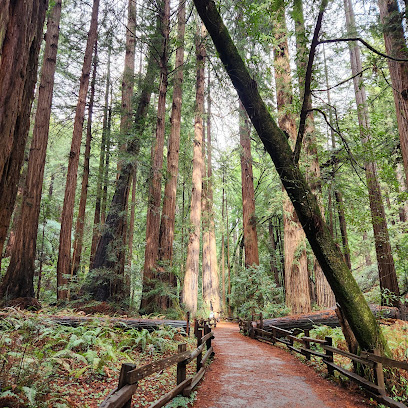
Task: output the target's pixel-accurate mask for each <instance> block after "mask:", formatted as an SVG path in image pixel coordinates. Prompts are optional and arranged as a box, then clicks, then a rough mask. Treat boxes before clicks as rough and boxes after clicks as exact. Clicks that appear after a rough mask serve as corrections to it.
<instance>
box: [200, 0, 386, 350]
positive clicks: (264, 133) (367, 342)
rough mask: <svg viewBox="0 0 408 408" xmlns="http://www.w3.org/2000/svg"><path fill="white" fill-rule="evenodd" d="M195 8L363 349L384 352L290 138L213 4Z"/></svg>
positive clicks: (205, 2) (377, 329)
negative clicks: (266, 102) (376, 348)
mask: <svg viewBox="0 0 408 408" xmlns="http://www.w3.org/2000/svg"><path fill="white" fill-rule="evenodd" d="M194 4H195V6H196V8H197V10H198V12H199V14H200V16H201V18H202V19H203V21H204V23H205V25H206V27H207V29H208V31H209V33H210V35H211V37H212V39H213V41H214V44H215V47H216V49H217V52H218V55H219V57H220V59H221V60H222V62H223V64H224V67H225V69H226V71H227V73H228V75H229V77H230V79H231V81H232V83H233V85H234V87H235V89H236V90H237V92H238V94H239V97H240V99H241V100H242V103H243V105H244V106H245V109H246V110H247V112H248V116H249V117H250V119H251V121H252V123H253V125H254V127H255V129H256V131H257V132H258V135H259V137H260V139H261V141H262V142H263V144H264V146H265V149H266V150H267V151H268V153H269V154H270V156H271V158H272V160H273V162H274V164H275V168H276V170H277V172H278V174H279V176H280V178H281V181H282V183H283V185H284V187H285V189H286V191H287V193H288V195H289V197H290V199H291V201H292V203H293V205H294V206H295V209H296V212H297V214H298V217H299V220H300V221H301V224H302V225H303V228H304V230H305V233H306V236H307V238H308V240H309V242H310V245H311V247H312V249H313V251H314V253H315V256H316V258H317V259H318V261H319V263H320V265H321V267H322V269H323V272H324V274H325V276H326V278H327V280H328V281H329V284H330V286H331V288H332V289H333V292H334V294H335V296H336V300H337V302H338V303H339V304H340V305H341V307H342V309H343V311H344V314H345V316H346V318H347V320H348V322H349V324H350V326H351V328H352V330H353V332H354V334H355V335H356V338H357V341H358V342H359V345H360V347H361V348H362V349H364V350H367V349H372V348H373V347H376V346H380V347H383V348H386V341H385V339H384V337H383V335H382V334H381V329H380V327H379V325H378V324H377V322H376V320H375V318H374V316H373V314H372V312H371V311H370V308H369V307H368V304H367V301H366V300H365V298H364V295H363V294H362V292H361V290H360V288H359V287H358V285H357V283H356V281H355V279H354V278H353V276H352V274H351V272H350V270H349V269H348V267H347V265H346V264H345V262H344V259H343V255H342V253H341V251H340V250H339V248H338V247H337V245H336V243H335V242H334V241H333V238H332V236H331V233H330V230H329V229H328V227H327V225H326V224H325V222H324V220H323V218H322V215H321V212H320V208H319V204H318V202H317V200H316V197H315V196H314V195H313V193H312V191H311V189H310V187H309V186H308V184H307V182H306V180H305V178H304V176H303V174H302V173H301V171H300V170H299V167H298V166H297V165H295V164H294V162H293V154H292V150H291V148H290V146H289V143H288V140H287V137H286V135H285V133H284V132H283V131H282V130H281V129H280V128H279V127H278V126H277V124H276V122H275V121H274V120H273V118H272V117H271V115H270V113H269V111H268V108H267V107H266V105H265V103H264V102H263V100H262V98H261V96H260V95H259V91H258V89H257V86H256V82H255V81H254V80H253V79H252V77H251V75H250V74H249V72H248V69H247V67H246V66H245V64H244V62H243V61H242V58H241V57H240V55H239V53H238V50H237V48H236V47H235V45H234V43H233V42H232V40H231V37H230V35H229V33H228V30H227V28H226V27H225V25H224V23H223V21H222V19H221V16H220V15H219V13H218V10H217V7H216V5H215V3H214V1H212V0H194Z"/></svg>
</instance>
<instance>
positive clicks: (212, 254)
mask: <svg viewBox="0 0 408 408" xmlns="http://www.w3.org/2000/svg"><path fill="white" fill-rule="evenodd" d="M207 78H208V86H207V143H206V146H207V211H208V243H209V264H210V268H209V271H210V277H211V286H210V293H209V294H210V296H209V306H210V310H211V311H212V312H214V315H215V316H216V317H218V316H219V315H220V313H221V298H220V289H219V286H220V283H219V277H218V263H217V247H216V240H215V221H214V208H213V204H214V193H213V187H212V141H211V92H210V91H211V81H210V67H208V75H207Z"/></svg>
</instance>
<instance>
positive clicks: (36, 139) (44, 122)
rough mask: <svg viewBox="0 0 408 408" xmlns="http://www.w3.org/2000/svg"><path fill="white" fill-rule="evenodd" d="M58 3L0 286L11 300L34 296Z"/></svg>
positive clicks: (49, 28)
mask: <svg viewBox="0 0 408 408" xmlns="http://www.w3.org/2000/svg"><path fill="white" fill-rule="evenodd" d="M61 1H62V0H57V1H56V2H55V4H54V6H53V8H52V10H51V11H50V15H49V17H48V23H47V33H46V37H45V38H46V42H45V49H44V57H43V65H42V69H41V76H40V86H39V90H38V103H37V111H36V115H35V122H34V129H33V138H32V142H31V147H30V155H29V159H28V169H27V176H26V181H25V187H24V191H23V198H22V202H21V212H20V220H19V222H18V227H17V230H16V234H15V243H14V245H13V247H12V253H11V259H10V264H9V267H8V269H7V273H6V275H5V276H4V278H3V281H2V285H1V286H0V297H2V296H5V297H7V298H12V299H13V298H18V297H34V285H33V277H34V272H35V264H34V262H35V257H36V246H37V245H36V244H37V229H38V219H39V214H40V207H41V191H42V184H43V178H44V167H45V156H46V152H47V143H48V132H49V122H50V115H51V103H52V93H53V87H54V74H55V65H56V58H57V50H58V36H59V27H58V25H59V21H60V17H61Z"/></svg>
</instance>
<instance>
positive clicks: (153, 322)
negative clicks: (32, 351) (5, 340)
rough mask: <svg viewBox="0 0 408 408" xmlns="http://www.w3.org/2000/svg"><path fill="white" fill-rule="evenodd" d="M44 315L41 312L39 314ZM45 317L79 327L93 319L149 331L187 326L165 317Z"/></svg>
mask: <svg viewBox="0 0 408 408" xmlns="http://www.w3.org/2000/svg"><path fill="white" fill-rule="evenodd" d="M7 316H10V314H9V313H4V312H0V318H5V317H7ZM38 316H42V315H41V314H37V317H38ZM43 316H44V319H47V320H51V321H52V322H54V323H57V324H61V325H64V326H72V327H77V326H79V325H81V324H86V323H90V322H92V321H101V322H104V323H110V324H113V325H114V326H115V327H123V328H126V327H129V328H136V329H138V330H142V329H146V330H148V331H154V330H157V329H158V328H159V327H161V326H167V327H174V328H176V329H177V328H180V329H183V330H184V331H185V330H186V328H187V324H186V321H185V320H164V319H129V318H116V317H99V316H98V317H95V316H52V315H46V314H44V315H43ZM13 317H22V318H23V317H25V316H24V313H21V314H15V313H13Z"/></svg>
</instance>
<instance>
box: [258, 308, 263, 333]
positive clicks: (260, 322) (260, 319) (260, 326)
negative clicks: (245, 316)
mask: <svg viewBox="0 0 408 408" xmlns="http://www.w3.org/2000/svg"><path fill="white" fill-rule="evenodd" d="M259 328H260V329H261V330H263V317H262V312H260V313H259Z"/></svg>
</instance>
